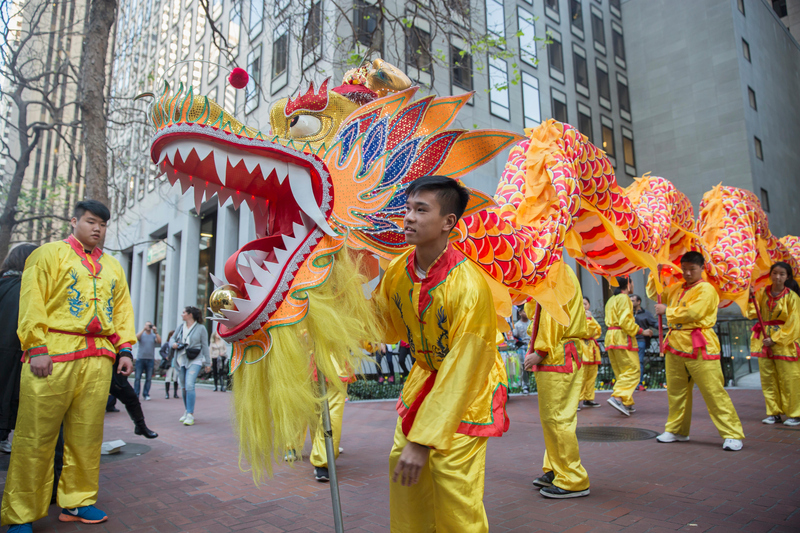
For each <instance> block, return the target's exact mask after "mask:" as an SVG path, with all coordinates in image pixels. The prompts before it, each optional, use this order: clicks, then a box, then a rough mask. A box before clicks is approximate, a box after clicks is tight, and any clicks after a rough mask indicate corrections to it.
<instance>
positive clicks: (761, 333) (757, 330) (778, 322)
mask: <svg viewBox="0 0 800 533" xmlns="http://www.w3.org/2000/svg"><path fill="white" fill-rule="evenodd" d="M785 323H786V321H784V320H766V321H764V326H782V325H784V324H785ZM750 331H752V332H753V333H755V336H756V339H760V338H761V337H763V336H764V333H765V332H764V330H763V329H762V328H761V322H756V323H755V325H754V326H753V327H752V328H750Z"/></svg>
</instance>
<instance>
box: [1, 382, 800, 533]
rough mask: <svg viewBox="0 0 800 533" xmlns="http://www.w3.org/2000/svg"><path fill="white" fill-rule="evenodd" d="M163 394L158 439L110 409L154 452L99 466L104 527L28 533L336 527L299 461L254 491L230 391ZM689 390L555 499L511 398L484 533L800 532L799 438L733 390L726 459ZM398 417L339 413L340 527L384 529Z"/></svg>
mask: <svg viewBox="0 0 800 533" xmlns="http://www.w3.org/2000/svg"><path fill="white" fill-rule="evenodd" d="M162 390H163V389H162V388H158V387H155V386H154V389H153V395H154V396H153V397H154V400H152V401H150V402H145V403H144V407H145V410H146V414H147V422H148V425H149V426H150V427H151V428H152V429H154V430H155V431H157V432H159V434H160V437H159V438H158V439H156V440H154V441H146V440H145V439H144V438H142V437H137V436H135V435H134V434H133V424H132V423H130V421H129V419H128V417H127V415H126V414H125V412H124V411H123V412H120V413H113V414H108V415H106V427H105V439H106V440H111V439H117V438H122V439H123V440H126V441H128V442H137V443H143V444H148V445H151V446H152V450H151V451H150V452H148V453H146V454H144V455H142V456H141V457H135V458H132V459H128V460H124V461H118V462H114V463H109V464H104V465H103V466H102V468H101V478H100V485H101V491H100V499H99V502H98V506H99V507H100V508H101V509H103V510H105V511H106V512H108V513H109V515H110V519H109V521H108V522H107V523H105V524H101V525H96V526H86V525H82V526H78V525H76V524H62V523H60V522H58V520H57V514H58V513H59V512H60V509H58V508H57V507H55V506H53V507H51V510H50V515H49V517H47V518H45V519H44V520H41V521H39V522H38V523H36V524H35V526H34V531H36V532H44V531H58V532H67V531H84V530H85V531H95V532H101V531H108V532H123V531H125V532H128V531H135V532H151V533H152V532H162V533H167V532H176V531H198V532H199V531H207V532H212V533H218V532H225V531H260V532H276V533H277V532H283V531H297V532H301V531H324V532H328V531H332V530H333V520H332V518H331V510H330V496H329V494H330V493H329V489H328V486H327V485H325V484H321V483H317V482H316V481H315V480H314V479H313V470H312V468H311V466H310V465H309V464H308V463H301V464H298V465H297V466H296V467H295V468H294V469H289V468H287V467H285V466H283V465H281V466H278V468H277V470H276V475H275V477H274V478H273V479H272V480H269V481H268V482H266V483H265V484H263V485H261V486H259V487H256V486H255V485H254V484H253V481H252V479H251V477H250V475H249V474H248V473H246V472H241V471H240V470H239V468H238V460H237V444H236V441H235V439H234V438H233V435H232V431H231V428H230V422H229V409H230V406H229V399H230V394H229V393H226V394H223V393H218V392H216V393H215V392H212V391H210V390H207V389H203V390H198V400H197V408H196V416H197V423H196V425H194V426H192V427H184V426H182V425H181V424H180V423H179V422H178V417H180V415H181V414H182V413H183V405H182V402H181V401H180V400H164V399H163V396H161V394H162V393H161V392H160V391H162ZM695 394H696V401H695V405H694V426H693V429H692V441H691V442H688V443H676V444H658V443H657V442H656V441H655V440H652V439H651V440H647V441H635V442H619V443H596V442H582V443H581V456H582V460H583V464H584V466H585V467H586V469H587V470H588V472H589V476H590V478H591V483H592V487H591V490H592V494H591V496H589V497H588V498H580V499H576V500H562V501H553V500H546V499H544V498H542V497H541V496H540V495H539V494H538V493H537V492H535V490H534V488H533V487H532V486H531V481H532V479H533V478H534V477H535V476H537V475H538V474H539V473H540V472H541V470H540V465H541V457H542V453H543V452H544V444H543V439H542V430H541V427H540V425H539V420H538V415H537V412H538V411H537V409H538V406H537V397H536V396H529V397H522V396H517V397H514V398H512V400H511V402H510V404H509V413H510V416H511V430H510V432H509V433H508V434H507V435H506V436H505V437H503V438H502V439H490V441H489V453H488V459H487V465H486V496H485V504H486V509H487V512H488V515H489V523H490V526H491V531H492V532H506V531H515V532H533V531H553V532H562V531H564V532H567V531H568V532H588V531H592V532H601V531H602V532H606V531H609V532H611V531H623V530H624V531H626V532H640V531H650V532H661V531H692V532H696V533H699V532H702V531H711V530H713V531H719V532H727V531H753V532H762V531H764V532H766V531H770V532H797V531H800V511H799V510H798V506H800V447H799V446H798V445H799V444H800V431H797V430H791V429H788V428H782V427H770V426H765V425H762V424H761V423H760V420H761V418H763V416H764V413H763V411H764V406H763V399H762V396H761V392H760V391H752V390H732V391H731V396H732V397H733V401H734V404H735V405H736V408H737V409H738V412H739V415H740V416H741V417H742V420H743V422H744V427H745V433H746V434H747V440H746V441H745V448H744V450H742V451H741V452H738V453H731V452H725V451H723V450H722V440H721V439H720V438H719V436H718V435H717V433H716V430H715V429H714V427H713V425H712V424H711V421H710V420H709V418H708V414H707V412H706V410H705V405H704V404H703V402H702V400H701V399H700V395H699V393H698V392H697V391H695ZM598 396H599V400H600V401H601V402H602V403H603V408H602V409H592V410H583V411H581V412H580V413H579V415H578V416H579V426H588V425H603V426H609V425H613V426H628V427H637V428H645V429H652V430H655V431H659V432H660V431H663V424H664V421H665V419H666V412H667V401H666V400H667V399H666V393H665V392H663V391H650V392H646V393H636V396H635V398H636V400H637V403H636V407H637V410H638V412H637V413H636V414H635V415H634V416H633V417H631V418H624V417H622V416H621V415H619V414H617V412H616V411H614V410H612V409H611V408H610V407H609V406H608V405H607V404H605V399H606V398H607V397H608V396H607V395H605V394H600V395H598ZM395 416H396V415H395V412H394V408H393V404H392V403H391V402H367V403H364V402H362V403H353V404H348V405H347V407H346V408H345V418H344V421H345V422H344V436H343V438H342V447H343V448H344V449H345V452H344V454H342V456H341V457H340V458H339V461H338V466H339V473H340V483H341V495H342V504H343V508H344V513H345V526H346V528H347V529H348V530H351V531H359V532H364V531H370V532H377V531H388V523H389V517H388V499H389V480H388V466H387V457H388V453H389V449H390V448H391V444H392V433H393V431H394V425H395ZM306 451H308V446H307V447H306ZM0 474H2V478H1V479H2V481H3V483H4V482H5V473H4V472H3V473H0Z"/></svg>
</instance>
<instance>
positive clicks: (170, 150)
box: [161, 143, 178, 165]
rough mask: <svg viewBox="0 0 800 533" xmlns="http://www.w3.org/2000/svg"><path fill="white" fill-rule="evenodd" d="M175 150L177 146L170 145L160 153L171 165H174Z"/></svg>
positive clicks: (174, 144)
mask: <svg viewBox="0 0 800 533" xmlns="http://www.w3.org/2000/svg"><path fill="white" fill-rule="evenodd" d="M177 150H178V144H177V143H172V144H170V145H169V146H167V147H166V148H165V149H164V150H163V151H162V155H164V156H166V158H167V161H169V162H170V164H171V165H174V164H175V152H176V151H177ZM161 160H162V161H163V160H164V159H163V158H162V159H161Z"/></svg>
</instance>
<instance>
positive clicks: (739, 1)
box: [736, 0, 744, 15]
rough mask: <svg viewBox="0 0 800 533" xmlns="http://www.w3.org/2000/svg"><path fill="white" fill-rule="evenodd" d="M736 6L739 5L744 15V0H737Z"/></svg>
mask: <svg viewBox="0 0 800 533" xmlns="http://www.w3.org/2000/svg"><path fill="white" fill-rule="evenodd" d="M736 7H738V8H739V11H741V13H742V15H744V0H736Z"/></svg>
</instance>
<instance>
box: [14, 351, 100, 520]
mask: <svg viewBox="0 0 800 533" xmlns="http://www.w3.org/2000/svg"><path fill="white" fill-rule="evenodd" d="M112 365H113V361H112V360H111V359H109V358H108V357H86V358H83V359H77V360H75V361H66V362H63V363H53V374H52V375H50V376H48V377H47V378H39V377H36V376H35V375H34V374H33V372H31V367H30V365H29V364H27V363H25V364H23V365H22V375H21V379H20V392H19V415H18V417H17V427H16V430H15V432H14V440H13V447H12V450H11V460H10V463H9V466H8V476H7V477H6V486H5V492H4V493H3V506H2V520H1V521H2V525H7V524H26V523H28V522H33V521H35V520H39V519H40V518H43V517H45V516H47V508H48V507H49V506H50V498H51V496H52V494H53V460H54V458H55V448H56V441H57V440H58V433H59V430H60V428H61V424H62V422H63V424H64V469H63V470H62V472H61V478H60V480H59V482H58V496H57V499H58V505H59V507H64V508H67V509H72V508H74V507H83V506H85V505H93V504H94V503H96V502H97V491H98V489H99V483H100V445H101V444H102V443H103V416H104V414H105V406H106V400H107V399H108V390H109V387H110V385H111V367H112Z"/></svg>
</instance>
